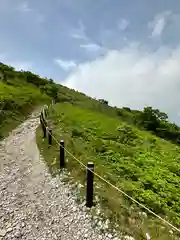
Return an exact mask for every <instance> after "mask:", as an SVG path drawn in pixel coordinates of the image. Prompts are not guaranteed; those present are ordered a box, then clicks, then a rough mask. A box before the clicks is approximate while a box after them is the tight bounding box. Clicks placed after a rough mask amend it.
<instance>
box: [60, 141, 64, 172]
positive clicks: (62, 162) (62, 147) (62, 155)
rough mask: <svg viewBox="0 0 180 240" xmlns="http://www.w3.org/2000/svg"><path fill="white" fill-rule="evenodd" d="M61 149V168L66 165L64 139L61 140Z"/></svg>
mask: <svg viewBox="0 0 180 240" xmlns="http://www.w3.org/2000/svg"><path fill="white" fill-rule="evenodd" d="M59 151H60V154H59V156H60V159H59V161H60V168H61V167H65V155H64V140H61V141H60V148H59Z"/></svg>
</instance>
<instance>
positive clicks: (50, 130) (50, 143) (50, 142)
mask: <svg viewBox="0 0 180 240" xmlns="http://www.w3.org/2000/svg"><path fill="white" fill-rule="evenodd" d="M48 144H49V146H51V145H52V129H50V128H48Z"/></svg>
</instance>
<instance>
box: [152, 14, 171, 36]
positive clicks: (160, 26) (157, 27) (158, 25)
mask: <svg viewBox="0 0 180 240" xmlns="http://www.w3.org/2000/svg"><path fill="white" fill-rule="evenodd" d="M170 17H171V12H170V11H165V12H163V13H160V14H158V15H156V16H155V18H154V20H153V21H152V22H149V23H148V27H149V28H150V29H152V34H151V36H152V37H158V36H161V35H162V33H163V31H164V29H165V26H166V24H167V21H168V19H169V18H170Z"/></svg>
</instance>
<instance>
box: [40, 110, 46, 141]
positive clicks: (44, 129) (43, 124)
mask: <svg viewBox="0 0 180 240" xmlns="http://www.w3.org/2000/svg"><path fill="white" fill-rule="evenodd" d="M40 122H41V126H42V130H43V138H46V126H45V122H44V119H43V116H42V114H41V116H40Z"/></svg>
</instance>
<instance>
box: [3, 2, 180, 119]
mask: <svg viewBox="0 0 180 240" xmlns="http://www.w3.org/2000/svg"><path fill="white" fill-rule="evenodd" d="M179 22H180V2H179V1H178V0H174V1H173V0H172V1H170V0H158V1H155V0H151V1H150V0H136V1H132V0H131V1H130V0H121V1H120V0H113V1H112V0H100V1H92V0H51V1H50V0H46V1H44V0H38V1H37V0H29V1H28V0H27V1H24V0H1V6H0V31H1V38H0V61H2V62H4V63H8V64H10V65H13V66H15V67H16V68H17V69H21V68H22V69H26V70H27V69H28V70H32V71H33V72H36V73H38V74H40V75H41V76H46V77H49V78H50V77H51V78H53V79H54V80H55V81H57V82H61V83H63V84H65V85H67V86H69V87H72V88H75V89H78V90H80V91H82V92H84V93H86V94H88V95H91V96H93V97H97V98H105V99H107V100H108V101H109V103H110V104H112V105H117V106H130V107H131V108H135V109H137V108H138V109H142V108H143V107H144V106H146V105H152V106H153V107H155V108H160V109H161V110H163V111H166V112H167V113H168V114H169V116H170V120H173V121H176V122H178V123H180V120H179V117H180V116H179V114H180V110H179V103H180V94H179V89H180V68H179V63H180V24H179Z"/></svg>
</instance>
